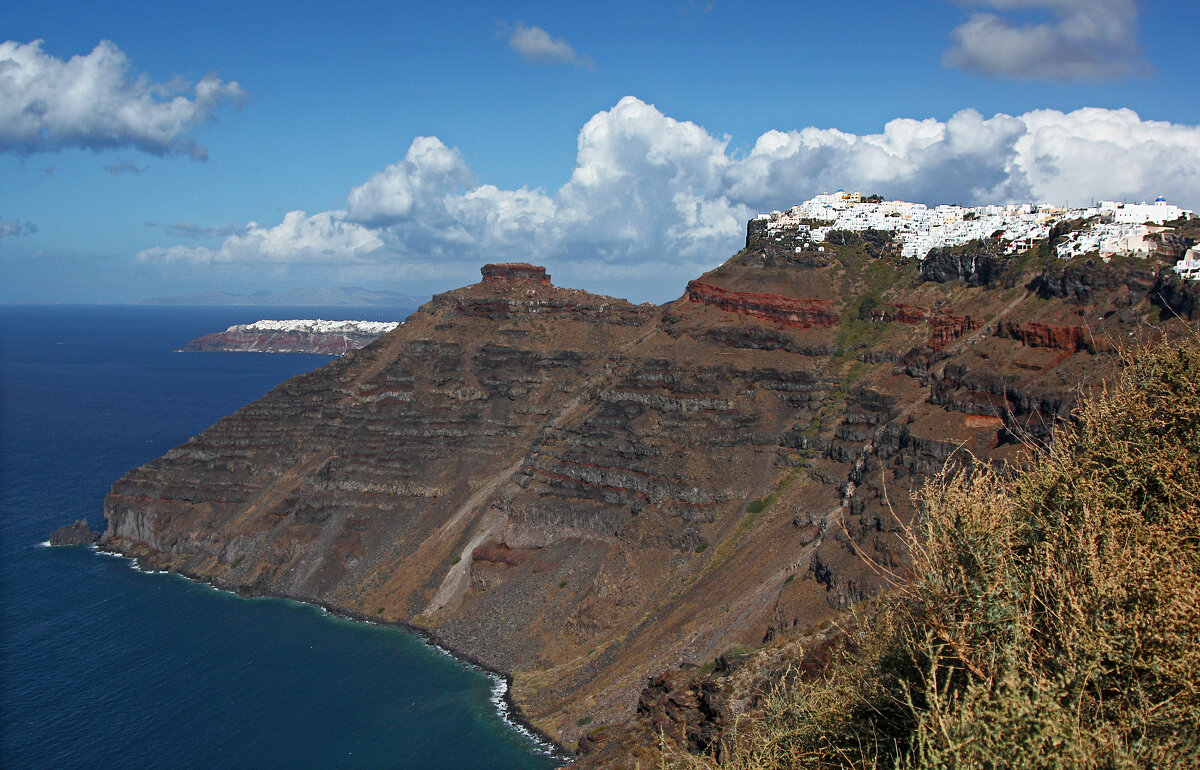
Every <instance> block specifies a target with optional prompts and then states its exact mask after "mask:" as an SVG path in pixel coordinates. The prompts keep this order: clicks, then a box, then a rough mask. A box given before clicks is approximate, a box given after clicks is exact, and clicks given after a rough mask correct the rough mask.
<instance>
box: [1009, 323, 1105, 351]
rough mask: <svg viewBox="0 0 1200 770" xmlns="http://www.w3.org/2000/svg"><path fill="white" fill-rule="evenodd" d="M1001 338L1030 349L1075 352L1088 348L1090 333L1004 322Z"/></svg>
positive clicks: (1042, 324)
mask: <svg viewBox="0 0 1200 770" xmlns="http://www.w3.org/2000/svg"><path fill="white" fill-rule="evenodd" d="M999 334H1000V336H1001V337H1008V338H1010V339H1014V340H1016V341H1018V342H1020V343H1021V344H1022V345H1024V346H1026V347H1030V348H1053V349H1055V350H1070V351H1076V350H1080V349H1082V348H1086V347H1088V342H1089V340H1090V339H1091V336H1092V335H1091V333H1090V332H1089V331H1088V330H1087V329H1085V328H1084V327H1082V326H1055V325H1053V324H1047V323H1037V322H1030V323H1019V322H1017V321H1005V322H1003V323H1002V324H1001V325H1000V330H999Z"/></svg>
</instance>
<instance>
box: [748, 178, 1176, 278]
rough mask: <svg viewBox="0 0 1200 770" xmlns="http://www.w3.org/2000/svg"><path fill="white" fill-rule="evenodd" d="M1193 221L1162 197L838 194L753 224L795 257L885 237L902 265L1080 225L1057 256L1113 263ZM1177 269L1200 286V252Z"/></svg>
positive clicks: (1017, 246)
mask: <svg viewBox="0 0 1200 770" xmlns="http://www.w3.org/2000/svg"><path fill="white" fill-rule="evenodd" d="M1194 216H1195V214H1194V213H1193V212H1191V211H1188V210H1185V209H1181V208H1179V207H1178V206H1175V205H1172V204H1169V203H1167V202H1166V201H1165V200H1163V199H1162V198H1161V197H1160V198H1159V199H1158V200H1156V201H1155V202H1154V203H1122V202H1116V201H1100V202H1099V203H1097V204H1094V205H1092V206H1089V207H1087V208H1066V207H1059V206H1051V205H1047V204H1037V205H1035V204H1029V203H1024V204H1008V205H1003V206H1001V205H989V206H950V205H943V206H934V207H932V208H931V207H929V206H927V205H925V204H924V203H908V202H906V201H885V200H883V199H882V198H880V197H879V196H875V195H873V196H870V197H864V196H863V195H862V193H858V192H846V191H845V190H838V191H837V192H835V193H822V194H820V195H817V196H814V197H812V198H810V199H808V200H806V201H804V202H803V203H800V204H797V205H795V206H792V207H791V208H790V209H788V210H787V211H772V212H771V213H770V214H759V215H758V216H757V217H756V218H755V222H756V223H757V224H758V226H759V227H762V226H764V225H765V228H766V231H767V234H768V235H774V234H783V233H787V235H788V236H790V238H789V240H791V239H794V241H795V243H796V244H797V245H796V247H795V248H796V251H801V250H802V249H805V248H809V247H811V246H812V245H813V244H818V243H822V242H824V241H825V240H826V236H827V235H828V234H829V233H831V232H833V231H837V230H855V231H861V230H885V231H888V232H891V233H893V234H894V237H895V238H896V240H897V241H899V242H900V244H901V252H900V253H901V255H902V256H903V257H906V258H916V259H924V258H925V255H927V254H928V253H929V252H930V251H931V250H933V249H937V248H948V247H953V246H959V245H962V244H964V243H968V242H970V241H974V240H983V239H989V238H991V239H999V240H1000V241H1001V242H1002V243H1003V244H1004V251H1005V253H1008V254H1012V253H1016V252H1020V251H1024V250H1026V249H1028V248H1030V247H1031V246H1032V245H1033V244H1034V243H1035V242H1036V241H1039V240H1043V239H1046V238H1049V237H1050V234H1051V229H1052V228H1053V227H1054V226H1055V225H1057V224H1060V223H1063V222H1067V221H1070V220H1079V221H1080V226H1079V227H1078V228H1075V229H1072V230H1071V232H1069V233H1068V234H1066V235H1065V236H1064V237H1062V238H1061V239H1059V240H1058V242H1057V243H1056V244H1055V249H1056V250H1057V253H1058V256H1059V257H1061V258H1063V259H1070V258H1071V257H1076V256H1082V255H1084V254H1089V253H1096V254H1098V255H1099V257H1100V258H1101V259H1103V260H1105V261H1108V259H1110V258H1111V257H1113V256H1116V255H1131V256H1142V257H1145V256H1148V255H1149V254H1151V253H1152V252H1155V251H1156V250H1158V249H1159V248H1160V244H1161V243H1163V239H1162V237H1161V234H1164V233H1169V232H1170V231H1171V229H1172V228H1171V227H1170V226H1168V225H1166V223H1167V222H1172V221H1174V220H1178V219H1180V218H1181V217H1183V218H1191V217H1194ZM818 248H821V247H818ZM1176 255H1177V256H1178V252H1176ZM1174 269H1175V272H1176V273H1178V274H1179V275H1180V277H1183V278H1190V279H1192V280H1200V246H1197V245H1193V246H1192V247H1191V248H1189V249H1188V250H1187V252H1186V254H1183V255H1182V258H1181V259H1180V260H1179V261H1178V262H1177V263H1176V265H1175V268H1174Z"/></svg>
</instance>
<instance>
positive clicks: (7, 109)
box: [0, 40, 247, 174]
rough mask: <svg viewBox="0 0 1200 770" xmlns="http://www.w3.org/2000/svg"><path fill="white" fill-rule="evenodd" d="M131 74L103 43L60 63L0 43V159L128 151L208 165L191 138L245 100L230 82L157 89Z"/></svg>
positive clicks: (35, 49)
mask: <svg viewBox="0 0 1200 770" xmlns="http://www.w3.org/2000/svg"><path fill="white" fill-rule="evenodd" d="M132 70H133V68H132V64H131V63H130V61H129V58H128V57H127V56H126V55H125V53H124V52H123V51H121V49H120V48H118V47H117V46H116V45H115V44H114V43H111V42H109V41H108V40H101V41H100V42H99V43H98V44H97V45H96V47H95V48H94V49H92V51H91V53H88V54H86V55H84V56H72V57H71V58H70V59H68V60H66V61H64V60H62V59H58V58H56V57H54V56H51V55H49V54H47V53H45V52H44V51H43V50H42V41H41V40H34V41H33V42H32V43H27V44H22V43H17V42H14V41H11V40H9V41H5V42H2V43H0V152H16V153H19V154H23V155H24V154H30V153H35V152H53V151H55V150H60V149H63V148H67V147H78V148H83V149H88V150H97V151H99V150H109V149H119V148H123V147H133V148H136V149H139V150H141V151H143V152H147V153H150V154H152V155H170V154H182V155H188V156H190V157H191V158H193V159H195V160H207V158H208V150H207V149H206V148H205V147H204V146H202V145H200V144H197V143H196V140H195V139H194V138H192V137H191V136H189V132H190V131H191V130H192V129H194V128H195V127H196V126H198V125H200V124H202V123H205V122H207V121H209V120H211V119H212V118H213V116H214V115H215V113H216V110H217V109H218V108H219V107H220V106H222V105H224V104H226V103H229V104H233V105H235V106H236V105H240V104H241V103H242V102H244V101H245V100H246V98H247V96H246V92H245V91H244V90H243V89H242V87H241V86H240V85H239V84H238V83H237V82H236V81H224V80H221V79H220V78H218V77H217V76H216V75H213V74H208V75H205V76H204V77H203V78H201V79H200V80H199V81H198V82H196V83H188V82H186V81H183V80H180V79H176V80H172V81H167V82H157V83H156V82H153V81H151V80H150V79H149V78H148V77H146V76H145V75H136V74H135V73H134V72H133V71H132ZM189 93H190V98H189V96H187V95H185V94H189ZM123 163H124V162H123ZM127 165H128V166H129V167H125V165H122V166H117V167H106V168H108V169H109V170H110V171H112V173H114V174H116V173H122V172H125V171H134V169H136V168H137V167H136V166H134V165H133V164H127ZM114 168H116V170H113V169H114ZM140 170H141V169H138V171H140Z"/></svg>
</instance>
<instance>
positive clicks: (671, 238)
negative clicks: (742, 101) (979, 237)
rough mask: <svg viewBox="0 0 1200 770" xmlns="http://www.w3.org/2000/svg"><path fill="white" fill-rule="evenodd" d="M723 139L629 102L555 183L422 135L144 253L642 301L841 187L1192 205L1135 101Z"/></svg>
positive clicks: (1194, 159)
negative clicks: (299, 194) (1129, 105)
mask: <svg viewBox="0 0 1200 770" xmlns="http://www.w3.org/2000/svg"><path fill="white" fill-rule="evenodd" d="M729 142H730V139H729V137H727V136H716V135H714V134H712V133H710V132H709V131H708V130H706V129H705V128H703V127H701V126H699V125H697V124H695V123H692V122H689V121H681V120H676V119H674V118H671V117H669V116H667V115H664V114H663V113H662V112H660V111H659V110H658V109H657V108H655V107H654V106H653V105H650V104H647V103H645V102H643V101H641V100H639V99H637V98H634V97H625V98H624V99H622V100H621V101H620V102H618V103H617V104H616V105H615V106H613V108H612V109H610V110H605V111H602V112H599V113H597V114H596V115H594V116H593V117H592V118H591V119H589V120H588V121H587V123H586V124H585V125H584V126H583V128H582V129H581V130H580V132H579V137H578V152H577V155H576V163H575V168H574V170H573V171H572V173H571V176H570V179H569V180H568V181H567V182H566V184H564V185H563V186H562V187H560V188H559V189H558V190H557V191H554V192H552V193H551V192H546V191H543V190H538V189H529V188H520V189H515V190H506V189H502V188H499V187H496V186H495V185H491V184H486V183H479V182H478V181H477V180H476V179H475V176H474V174H473V173H472V172H471V170H470V168H469V166H468V165H467V162H466V160H465V159H464V158H463V157H462V155H461V153H459V152H458V151H457V150H456V149H453V148H450V147H447V146H446V145H445V144H444V143H443V142H441V141H440V140H438V139H436V138H434V137H418V138H416V139H414V140H413V142H412V145H411V146H410V147H409V149H408V152H407V153H406V154H405V156H404V158H403V159H402V160H400V161H398V162H397V163H395V164H392V165H390V166H388V167H387V168H386V169H384V170H383V171H380V172H378V173H376V174H374V175H372V176H371V177H370V178H369V179H367V180H366V181H365V182H364V183H363V184H362V185H359V186H357V187H355V188H353V189H352V190H350V192H349V195H348V199H347V207H346V210H345V211H342V210H335V211H328V212H322V213H319V214H314V215H312V216H309V215H306V214H305V213H304V212H298V211H297V212H291V213H289V214H288V215H287V216H286V217H285V218H284V221H283V222H282V223H280V224H279V225H276V226H274V227H263V226H261V225H259V224H257V223H250V225H248V226H247V229H246V230H245V231H244V232H240V233H236V234H234V235H231V236H230V237H228V238H226V239H225V241H224V242H222V244H221V245H220V246H219V247H218V248H216V249H204V248H186V247H183V246H172V247H163V248H157V249H150V250H147V251H145V252H142V254H141V255H139V256H140V257H141V258H142V259H143V260H148V261H171V260H181V259H182V260H188V261H192V262H200V263H207V264H221V263H230V264H240V263H256V262H257V263H273V264H277V265H288V264H292V263H296V264H306V265H311V264H327V265H347V266H355V267H358V268H362V269H363V270H367V269H370V268H371V266H375V269H377V270H378V271H379V274H380V275H389V276H395V275H418V274H419V275H421V276H423V277H429V276H436V275H438V274H439V273H440V274H442V275H444V276H447V277H450V276H453V277H454V280H456V281H457V280H461V277H462V276H465V275H470V274H471V273H473V272H474V270H475V269H477V267H478V265H480V264H482V263H484V262H489V261H508V260H528V261H536V262H541V263H544V264H547V265H548V266H549V267H551V269H552V270H554V271H557V274H558V275H559V278H560V279H563V280H564V282H568V283H567V285H571V284H570V283H569V281H572V280H574V281H579V282H581V281H583V280H588V281H592V280H597V281H600V282H601V286H602V287H603V288H604V289H605V290H608V291H615V292H617V293H625V294H631V295H634V296H642V297H644V296H646V291H647V286H648V285H649V284H651V283H655V282H659V283H661V284H662V285H663V286H664V287H674V290H675V291H678V289H679V288H681V287H682V286H683V283H684V282H685V281H686V280H687V279H688V278H693V277H695V275H696V274H698V273H699V272H700V271H702V270H704V269H708V268H710V267H713V266H715V265H716V264H719V263H720V262H721V261H722V260H724V259H725V258H727V257H729V256H730V255H731V254H733V253H734V252H735V251H736V250H737V249H738V248H739V247H740V245H741V243H742V239H743V237H744V233H745V222H746V220H747V219H748V218H750V217H751V216H752V215H753V214H754V213H755V212H756V211H766V210H771V209H774V208H783V207H786V206H789V205H791V204H794V203H797V202H799V201H802V200H804V199H806V198H809V197H811V196H812V195H814V194H816V193H819V192H823V191H829V190H835V189H838V188H839V187H844V188H846V189H857V190H860V191H862V192H864V193H879V194H881V195H884V196H886V197H889V198H902V199H907V200H913V201H919V202H925V203H930V204H938V203H961V204H965V205H970V204H981V203H1007V202H1043V201H1048V202H1053V203H1064V202H1069V203H1073V204H1080V203H1086V202H1087V201H1088V200H1089V199H1092V198H1106V199H1118V200H1152V199H1153V198H1154V197H1156V196H1158V195H1160V194H1161V195H1164V196H1166V197H1167V199H1168V200H1170V201H1172V202H1174V203H1178V204H1180V205H1183V206H1185V207H1188V208H1193V209H1197V208H1200V126H1189V125H1182V124H1173V123H1167V122H1160V121H1148V120H1143V119H1142V118H1141V117H1140V116H1139V115H1138V114H1137V113H1135V112H1133V111H1131V110H1106V109H1081V110H1075V111H1074V112H1066V113H1064V112H1059V111H1055V110H1038V111H1034V112H1029V113H1025V114H1023V115H1004V114H998V115H993V116H991V117H985V116H984V115H981V114H980V113H979V112H977V111H975V110H970V109H968V110H962V111H960V112H958V113H956V114H955V115H953V116H951V117H950V118H949V119H948V120H945V121H939V120H934V119H932V118H930V119H925V120H914V119H910V118H900V119H896V120H892V121H890V122H888V123H887V124H886V125H885V126H884V127H883V130H882V131H881V132H880V133H876V134H853V133H848V132H845V131H839V130H837V129H830V128H816V127H808V128H802V129H798V130H791V131H778V130H774V131H768V132H766V133H765V134H763V135H762V136H760V137H759V138H758V140H757V141H756V142H755V143H754V145H753V147H752V148H751V149H750V151H749V152H747V153H744V154H742V153H736V152H731V151H730V149H729V146H728V145H729ZM586 285H589V286H593V287H594V286H595V284H592V283H588V284H586ZM671 290H672V289H670V288H664V289H662V290H661V291H665V292H670V291H671ZM658 298H662V295H658Z"/></svg>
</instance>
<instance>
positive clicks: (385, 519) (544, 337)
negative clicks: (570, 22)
mask: <svg viewBox="0 0 1200 770" xmlns="http://www.w3.org/2000/svg"><path fill="white" fill-rule="evenodd" d="M1032 275H1033V274H1032V273H1030V274H1029V275H1026V276H1024V277H1022V278H1021V280H1019V281H1016V282H1013V283H1012V288H1003V287H1002V286H1001V287H997V288H979V287H970V286H962V285H958V284H940V283H920V282H919V279H918V276H916V274H915V268H914V266H913V265H901V266H899V267H897V266H894V265H892V264H891V263H889V262H888V261H887V260H873V259H870V258H868V257H867V256H866V253H865V251H864V249H863V248H862V245H861V244H859V245H854V244H851V245H849V246H846V247H842V248H840V249H838V250H836V251H835V252H830V253H826V254H809V255H794V254H782V253H777V252H776V251H774V250H772V249H771V248H770V246H769V245H763V244H755V245H754V247H753V248H749V249H747V250H746V251H743V252H741V253H739V254H738V255H736V256H735V257H734V258H732V259H731V260H730V261H729V262H727V263H726V264H725V265H723V266H722V267H720V268H718V269H717V270H714V271H712V272H711V273H708V274H706V275H704V276H702V277H701V278H700V279H698V281H697V282H694V284H693V286H691V287H689V290H688V292H687V293H685V295H684V297H682V298H681V299H680V300H678V301H676V302H674V303H671V304H670V305H667V306H664V307H661V308H653V307H650V306H640V307H635V306H632V305H630V304H628V303H626V302H624V301H622V300H615V299H612V298H606V297H597V296H595V295H590V294H587V293H586V292H579V291H572V290H567V289H559V288H555V287H552V286H549V285H548V284H545V283H539V282H537V281H529V280H523V279H524V277H525V274H524V273H520V272H518V274H514V275H513V276H511V277H510V278H511V279H506V278H505V276H504V275H499V276H498V277H496V276H493V280H488V281H485V282H483V283H480V284H476V285H474V286H470V287H466V288H464V289H460V290H457V291H454V292H449V293H447V294H444V295H439V296H437V297H435V298H434V300H433V301H431V302H430V303H428V304H427V305H425V306H424V307H423V308H421V310H420V311H418V313H416V314H415V315H414V316H412V317H411V318H410V319H409V320H408V321H407V322H406V323H405V324H404V325H403V326H402V327H400V328H399V329H397V330H396V331H395V332H393V333H391V334H389V335H387V336H385V337H384V338H382V339H380V340H379V341H377V342H376V343H374V344H373V345H371V346H368V347H367V348H364V349H363V350H361V351H358V352H356V353H352V354H349V355H347V356H346V357H344V358H342V359H340V360H338V361H337V362H335V363H333V364H331V365H330V366H327V367H325V368H323V369H320V370H317V371H316V372H313V373H310V374H306V375H302V376H300V377H297V378H295V379H293V380H291V381H289V382H287V383H285V384H283V385H281V386H280V387H279V388H277V389H276V390H274V391H272V392H271V393H270V394H268V395H267V396H266V397H264V398H263V399H261V400H260V401H258V402H255V403H254V404H251V405H249V406H247V407H245V408H244V409H242V410H240V411H239V412H237V413H236V414H234V415H232V416H230V417H228V418H226V419H225V420H222V421H221V422H219V423H218V424H217V425H215V426H213V428H211V429H209V430H208V431H206V432H205V433H204V434H202V435H201V436H198V437H196V438H194V439H193V440H191V441H189V442H188V443H187V444H185V445H183V446H181V447H178V448H176V449H174V450H172V451H171V452H169V453H168V454H167V455H165V456H164V457H163V458H160V459H159V460H156V461H154V462H152V463H149V464H147V465H146V466H143V467H142V468H138V469H135V470H133V471H131V472H130V473H129V474H127V475H126V476H125V477H124V478H122V479H121V480H119V481H118V482H117V483H116V484H114V486H113V490H112V493H111V494H110V495H109V497H108V499H107V500H106V515H107V516H108V519H109V529H108V532H107V535H106V542H107V544H108V546H109V547H111V548H113V549H115V550H119V551H122V552H126V553H131V554H137V555H139V556H141V557H143V559H144V561H143V563H144V564H146V565H147V566H152V567H157V568H163V567H168V568H171V569H175V570H178V571H180V572H183V573H185V574H188V575H192V576H195V577H199V578H203V579H208V580H212V581H214V582H216V583H217V584H219V585H222V586H226V587H230V588H236V589H239V590H244V591H250V592H269V593H278V594H284V595H287V596H293V597H296V598H300V599H307V600H317V601H321V602H323V603H326V604H329V605H333V606H336V607H340V608H343V609H345V610H347V611H352V612H357V613H362V614H365V615H369V616H374V617H379V618H381V619H385V620H399V621H404V622H409V623H413V624H416V625H418V626H421V627H424V628H428V629H432V630H433V631H434V632H435V633H436V635H437V636H438V637H439V638H440V639H442V640H443V641H444V642H445V643H446V644H448V645H450V646H451V647H453V648H455V649H457V650H459V651H462V652H464V653H466V654H469V655H471V656H473V657H475V658H477V659H479V660H481V661H482V662H484V663H486V664H488V665H490V666H492V667H495V668H497V669H500V670H503V671H507V672H510V673H511V674H512V675H513V679H514V694H515V698H516V701H517V703H518V704H519V705H520V706H521V708H522V709H523V710H524V712H525V714H526V715H527V716H528V717H529V718H530V719H531V720H532V721H533V723H534V724H535V725H537V726H538V727H539V728H540V729H542V730H543V731H545V732H546V733H548V734H549V735H551V736H553V737H555V738H557V739H559V740H560V741H563V742H564V743H566V744H569V745H573V744H574V742H575V741H576V740H577V739H578V738H579V737H580V736H581V735H583V734H584V733H585V732H587V731H588V730H589V729H591V728H593V727H595V726H596V725H600V724H604V723H608V722H619V721H621V720H624V719H626V718H628V717H629V715H630V714H631V713H632V711H633V709H634V707H635V706H636V703H637V698H638V694H639V692H640V691H641V689H642V687H643V686H644V684H645V681H646V678H647V677H648V676H650V675H654V674H658V673H660V672H662V671H664V670H668V669H671V668H674V667H676V666H678V665H679V664H680V663H683V662H696V663H704V662H706V661H709V660H711V659H712V658H714V657H715V656H717V655H719V654H720V653H722V652H723V651H725V650H727V649H729V648H730V647H731V646H733V645H756V644H761V643H762V642H763V641H764V640H765V639H770V638H774V637H778V636H780V635H786V634H789V633H792V632H793V631H795V630H797V629H803V628H806V627H809V626H811V625H813V624H815V623H819V622H821V621H823V620H826V619H828V618H830V617H832V616H833V615H834V614H836V613H837V612H838V611H839V610H841V609H842V608H844V607H847V606H849V605H850V604H852V603H854V602H857V601H859V600H861V599H863V598H866V597H868V596H871V595H873V594H874V593H875V592H877V591H878V590H879V589H880V587H881V586H882V585H883V579H882V577H881V565H882V567H887V568H889V569H902V568H903V564H904V559H905V557H904V554H903V553H902V552H901V547H900V539H899V537H898V536H897V531H898V523H897V518H898V519H899V520H904V519H905V518H906V517H907V516H909V512H910V505H909V503H908V499H907V496H908V491H909V489H911V488H912V487H913V486H915V485H916V484H918V483H919V482H920V480H922V479H923V478H924V477H925V476H926V475H927V474H929V473H932V472H934V471H936V470H937V468H939V467H940V466H941V465H942V463H943V461H944V460H945V458H946V457H947V456H948V455H949V454H950V453H951V452H953V451H954V450H955V449H956V448H958V447H966V448H968V449H970V450H971V451H973V452H975V453H976V454H978V455H981V456H989V455H992V454H996V453H999V454H1004V453H1011V452H1012V451H1013V449H1012V447H1013V445H1012V443H1011V438H1010V432H1020V431H1028V432H1032V433H1034V434H1039V433H1042V432H1044V426H1045V425H1046V424H1047V423H1049V422H1050V421H1053V420H1054V419H1056V418H1057V417H1058V416H1061V415H1065V414H1066V413H1067V410H1068V409H1069V407H1070V405H1071V403H1073V398H1074V396H1073V393H1074V390H1075V389H1076V387H1077V386H1078V384H1079V383H1080V382H1081V381H1084V380H1086V379H1088V378H1091V377H1094V376H1095V375H1096V373H1097V372H1098V370H1099V369H1100V368H1101V366H1102V361H1103V360H1104V359H1105V358H1106V357H1107V356H1106V353H1105V352H1104V351H1105V350H1106V347H1107V346H1106V345H1104V344H1095V343H1092V342H1087V341H1085V342H1083V343H1081V340H1084V338H1085V337H1086V340H1092V339H1093V338H1095V339H1103V338H1104V337H1105V335H1108V336H1112V337H1120V336H1122V335H1127V334H1128V333H1129V332H1130V331H1131V330H1132V329H1133V327H1134V326H1136V324H1137V323H1139V322H1140V320H1141V319H1142V318H1144V317H1149V316H1150V315H1151V314H1152V313H1153V314H1154V316H1155V317H1157V311H1156V310H1153V309H1151V308H1150V307H1149V306H1148V305H1147V304H1146V303H1145V302H1144V299H1143V297H1138V296H1133V297H1131V295H1132V294H1134V293H1135V292H1134V291H1133V290H1132V289H1130V288H1129V287H1128V286H1126V285H1125V284H1121V285H1120V286H1119V287H1115V288H1107V289H1103V290H1096V291H1093V292H1092V293H1091V295H1090V296H1088V297H1087V301H1086V302H1083V303H1074V304H1073V303H1071V302H1068V301H1065V300H1062V299H1043V298H1039V297H1037V296H1034V295H1033V294H1032V293H1031V292H1029V291H1028V290H1027V289H1026V288H1024V286H1025V284H1026V283H1027V282H1028V280H1029V279H1030V278H1031V277H1032ZM1139 285H1140V284H1139ZM1143 294H1144V291H1143ZM1005 323H1009V324H1010V327H1011V328H1009V327H1005V326H1004V324H1005ZM1013 324H1015V325H1013ZM1022 324H1023V325H1024V326H1022ZM1067 329H1074V330H1075V331H1064V330H1067ZM1079 329H1084V330H1086V334H1084V333H1083V332H1081V331H1079ZM1000 335H1004V336H1000ZM1081 344H1083V347H1080V345H1081ZM1037 345H1042V346H1041V347H1036V346H1037ZM1055 345H1057V347H1055ZM1031 346H1035V347H1031ZM883 471H886V484H884V483H882V479H883V473H882V472H883ZM885 495H886V496H887V499H889V500H890V502H891V504H892V505H891V506H888V505H887V504H886V502H885Z"/></svg>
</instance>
